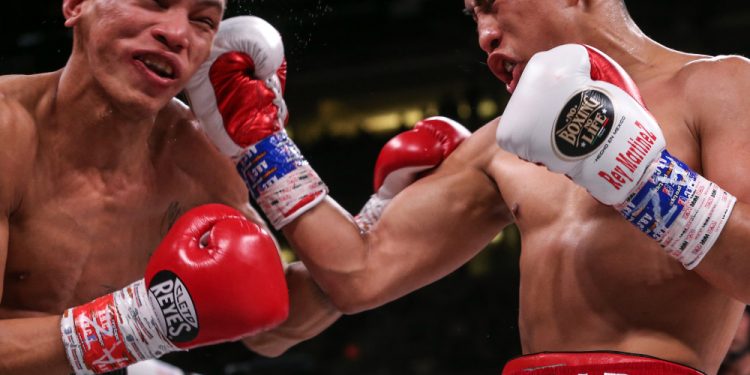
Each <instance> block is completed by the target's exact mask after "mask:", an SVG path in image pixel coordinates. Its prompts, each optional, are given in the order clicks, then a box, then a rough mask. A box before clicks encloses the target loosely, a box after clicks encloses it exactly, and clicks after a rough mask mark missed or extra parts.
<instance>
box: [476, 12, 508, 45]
mask: <svg viewBox="0 0 750 375" xmlns="http://www.w3.org/2000/svg"><path fill="white" fill-rule="evenodd" d="M477 33H478V34H479V48H481V49H482V50H483V51H484V52H486V53H488V54H489V53H492V51H494V50H496V49H497V48H498V47H500V42H501V41H502V32H501V31H500V28H499V27H498V24H497V21H496V20H495V19H494V18H492V17H491V16H490V15H479V16H478V18H477Z"/></svg>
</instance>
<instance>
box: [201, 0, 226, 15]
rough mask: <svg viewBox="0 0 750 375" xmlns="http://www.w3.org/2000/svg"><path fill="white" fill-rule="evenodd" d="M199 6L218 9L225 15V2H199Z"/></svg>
mask: <svg viewBox="0 0 750 375" xmlns="http://www.w3.org/2000/svg"><path fill="white" fill-rule="evenodd" d="M198 5H201V6H205V7H209V8H216V9H218V10H220V11H221V12H222V13H224V1H222V0H198Z"/></svg>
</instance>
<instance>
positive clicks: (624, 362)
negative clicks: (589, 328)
mask: <svg viewBox="0 0 750 375" xmlns="http://www.w3.org/2000/svg"><path fill="white" fill-rule="evenodd" d="M584 374H585V375H662V374H663V375H667V374H674V375H705V374H704V373H702V372H700V371H698V370H696V369H693V368H691V367H688V366H685V365H681V364H679V363H674V362H669V361H665V360H662V359H658V358H654V357H649V356H644V355H639V354H629V353H620V352H599V351H597V352H569V353H568V352H562V353H537V354H529V355H524V356H521V357H517V358H514V359H512V360H510V361H509V362H508V363H507V364H506V365H505V367H504V368H503V375H584Z"/></svg>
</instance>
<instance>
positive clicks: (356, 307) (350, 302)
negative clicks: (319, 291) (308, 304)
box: [327, 285, 392, 315]
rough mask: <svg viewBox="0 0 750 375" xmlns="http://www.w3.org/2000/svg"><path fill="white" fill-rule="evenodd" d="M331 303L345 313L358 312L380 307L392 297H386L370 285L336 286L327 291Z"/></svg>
mask: <svg viewBox="0 0 750 375" xmlns="http://www.w3.org/2000/svg"><path fill="white" fill-rule="evenodd" d="M327 294H328V298H329V299H330V301H331V304H333V306H334V307H335V308H336V310H338V311H339V312H341V313H342V314H345V315H353V314H358V313H361V312H364V311H367V310H372V309H374V308H377V307H380V306H382V305H384V304H386V303H388V302H389V301H390V300H391V299H392V298H390V299H389V298H386V296H385V295H384V294H383V293H378V291H376V290H373V288H372V286H369V287H357V286H354V285H348V287H343V288H342V287H337V288H335V289H332V290H331V291H330V292H327Z"/></svg>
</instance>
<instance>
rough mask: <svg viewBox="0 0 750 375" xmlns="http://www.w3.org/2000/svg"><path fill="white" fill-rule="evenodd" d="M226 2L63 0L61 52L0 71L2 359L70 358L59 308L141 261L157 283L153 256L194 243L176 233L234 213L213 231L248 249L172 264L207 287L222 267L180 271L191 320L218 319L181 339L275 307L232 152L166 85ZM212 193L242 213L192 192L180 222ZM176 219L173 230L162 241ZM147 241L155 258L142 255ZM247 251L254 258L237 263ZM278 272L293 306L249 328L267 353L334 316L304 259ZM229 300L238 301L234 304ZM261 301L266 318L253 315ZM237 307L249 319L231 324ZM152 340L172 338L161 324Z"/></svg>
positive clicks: (114, 283) (268, 247) (186, 73)
mask: <svg viewBox="0 0 750 375" xmlns="http://www.w3.org/2000/svg"><path fill="white" fill-rule="evenodd" d="M224 6H225V2H224V1H223V0H174V1H171V0H170V1H151V0H147V1H144V0H64V1H63V12H64V16H65V19H66V22H65V24H66V26H67V27H70V28H72V29H73V35H74V46H73V51H72V53H71V56H70V59H69V61H68V63H67V64H66V66H65V67H64V68H63V69H61V70H59V71H56V72H51V73H45V74H37V75H31V76H4V77H0V143H1V144H2V147H1V148H2V153H1V156H0V176H2V177H1V178H2V182H0V205H1V206H2V212H3V215H2V217H1V219H0V222H1V223H2V225H1V226H0V239H1V240H0V264H1V265H2V267H1V268H0V269H2V271H3V277H2V280H3V282H2V284H0V286H1V288H0V290H1V291H2V303H1V304H0V317H1V318H2V319H1V320H0V373H3V374H66V373H71V372H72V371H73V369H72V368H71V366H73V365H75V362H76V360H75V359H73V358H71V359H70V361H69V358H68V357H67V356H66V351H65V349H64V346H63V338H62V337H61V335H62V334H64V335H65V337H64V340H65V342H66V344H67V345H68V346H67V348H68V349H69V350H68V353H67V354H68V355H71V353H73V352H75V350H74V349H71V348H73V347H74V346H75V344H76V342H75V341H76V338H75V337H74V336H75V335H70V334H68V333H70V332H71V331H70V329H73V328H75V329H80V328H85V327H82V326H81V325H80V324H79V323H80V321H79V320H76V321H75V322H73V321H71V320H67V321H64V322H63V324H62V326H61V314H62V313H63V312H65V311H66V309H68V308H72V307H75V306H86V308H91V310H92V311H101V310H99V309H98V308H97V307H96V306H92V305H91V304H87V303H88V302H89V301H91V300H93V299H94V298H97V297H100V296H105V295H108V294H109V293H113V292H116V291H118V290H120V289H121V288H123V287H125V286H127V285H129V284H131V283H132V282H135V281H137V280H139V279H142V278H144V275H145V276H146V281H147V283H148V282H151V284H148V285H157V286H158V285H162V284H157V283H156V282H155V281H153V280H154V279H156V280H157V281H158V280H161V279H159V278H156V276H155V275H153V274H149V272H147V270H152V271H153V270H154V269H159V268H160V267H161V268H165V269H167V268H168V269H172V270H174V269H176V268H178V267H181V268H180V269H182V268H190V267H188V266H186V265H185V260H188V259H189V260H190V261H195V260H196V256H203V255H201V254H202V253H194V254H192V255H187V256H179V254H177V253H176V252H179V251H187V250H186V249H190V248H191V247H189V246H188V245H184V246H183V245H178V244H177V243H176V242H175V241H174V238H173V237H174V236H175V235H179V233H185V234H186V235H187V236H188V237H189V238H191V239H192V242H190V243H191V244H193V246H198V245H197V244H198V243H200V244H202V245H201V246H203V245H206V244H210V243H211V241H213V238H214V237H210V238H204V237H203V234H205V233H209V232H210V231H208V230H205V229H201V228H202V225H203V224H201V223H207V222H208V223H218V222H219V221H222V220H225V218H224V217H225V216H227V215H229V216H232V218H231V220H230V221H232V222H233V223H235V224H232V225H238V226H239V227H240V229H241V230H240V229H238V230H237V232H233V231H229V232H226V233H225V232H222V233H224V234H223V235H222V236H223V237H222V238H224V239H225V240H226V239H232V238H234V239H235V240H237V241H245V243H252V246H249V250H252V251H254V252H255V255H252V254H251V255H250V256H247V254H248V252H247V251H249V250H248V248H247V247H245V246H236V245H230V246H228V247H227V248H225V249H224V250H225V251H226V253H227V254H234V255H232V257H231V258H229V257H227V258H224V259H225V260H227V259H230V260H231V259H234V260H232V261H230V262H227V261H223V262H222V261H216V262H215V263H216V264H213V263H211V264H212V265H208V264H203V265H202V266H196V267H195V268H197V269H196V270H191V271H190V272H189V273H190V274H189V276H186V274H187V273H186V274H182V273H180V274H178V276H179V278H180V279H182V280H183V281H184V283H185V284H186V285H187V284H188V283H189V281H188V280H186V279H187V278H189V279H190V280H192V281H191V282H194V283H200V284H201V285H203V284H205V285H213V287H216V284H217V283H216V282H214V283H209V282H206V280H216V278H217V277H222V280H224V281H222V282H221V283H222V285H221V286H222V287H221V288H214V289H215V290H210V291H206V290H204V291H202V292H201V293H200V295H197V294H196V293H198V292H196V291H195V290H193V289H191V287H190V285H188V291H189V292H190V293H192V294H191V295H192V297H193V299H194V302H195V305H196V309H197V312H198V313H199V314H200V316H199V318H198V319H199V324H200V326H201V327H205V326H204V323H206V319H211V322H210V324H211V325H213V326H217V325H220V326H222V328H221V329H220V330H219V329H217V330H215V331H212V332H209V331H208V330H207V329H202V330H201V331H200V332H201V333H202V334H208V335H209V336H205V335H204V336H198V339H201V340H202V341H201V342H200V343H198V342H189V343H190V344H191V345H185V344H184V343H177V344H176V346H177V347H179V348H186V347H191V346H194V345H193V344H201V345H204V344H207V343H211V342H218V341H222V340H230V339H232V340H233V339H236V338H237V335H239V334H241V333H242V332H251V331H253V332H257V331H259V330H262V329H265V328H269V327H272V326H273V325H277V324H279V323H281V321H280V320H279V319H280V318H283V316H284V315H285V314H286V313H285V312H284V311H285V306H286V303H285V302H284V301H285V299H286V298H287V293H286V292H285V291H284V290H283V271H282V268H281V264H280V263H279V260H278V255H277V254H276V253H275V246H274V245H273V241H272V240H270V237H269V236H268V235H267V234H265V232H263V231H262V230H260V227H258V226H257V224H250V222H248V221H247V220H246V219H245V218H244V217H248V218H250V219H251V220H253V221H256V222H259V220H258V219H257V214H256V213H254V211H253V210H252V208H251V206H250V205H249V202H248V200H247V189H246V188H245V187H244V186H243V183H242V181H241V180H240V179H239V178H238V177H237V176H236V173H235V172H234V171H233V166H232V165H231V163H229V162H228V161H227V160H226V158H225V157H223V155H221V154H219V153H218V152H216V151H215V148H214V146H213V145H211V143H210V142H209V141H208V140H207V139H206V138H205V136H204V135H203V134H202V132H201V131H200V129H199V127H198V125H197V123H196V122H195V120H194V117H193V115H192V113H191V112H190V110H189V109H188V108H187V107H186V106H185V105H184V104H181V103H180V102H178V101H176V100H175V99H173V97H174V96H175V95H176V94H177V93H178V92H179V91H180V90H182V88H183V86H184V85H185V83H186V82H187V80H188V79H189V78H190V76H191V74H192V73H193V72H194V71H195V70H196V69H197V68H198V66H199V65H200V64H201V63H202V62H203V61H204V60H205V59H206V57H207V56H208V53H209V50H210V46H211V43H212V40H213V37H214V34H215V30H216V29H217V27H218V25H219V22H220V20H221V18H222V15H223V11H224ZM211 202H213V203H222V204H224V205H228V206H231V207H233V208H234V209H237V210H239V211H240V212H242V213H243V214H242V218H239V217H237V215H236V214H228V213H227V212H225V211H226V210H229V211H230V212H231V211H232V210H233V209H229V208H226V207H225V208H223V209H218V211H217V210H214V211H210V210H209V211H206V210H205V209H204V208H201V209H202V210H203V211H199V212H198V213H196V212H195V211H189V216H188V217H187V218H185V219H181V220H187V223H184V224H182V225H181V226H180V227H179V228H178V227H176V226H175V227H173V224H174V223H175V220H176V219H177V218H178V217H183V216H184V215H183V213H185V212H186V211H188V210H190V209H191V208H193V207H197V206H199V205H203V204H205V203H211ZM226 220H229V219H226ZM226 220H225V221H226ZM243 221H244V222H245V224H241V223H242V222H243ZM218 226H219V224H217V228H218ZM170 228H172V230H171V231H170V236H171V237H170V238H172V240H169V239H165V240H164V241H163V242H162V239H163V238H164V237H165V235H166V234H167V232H168V231H169V230H170ZM191 228H192V229H191ZM195 228H197V229H195ZM242 228H245V229H242ZM248 228H250V229H248ZM253 228H254V229H253ZM217 230H218V229H217ZM246 232H250V234H247V233H246ZM174 233H176V234H174ZM211 233H213V232H211ZM243 233H245V234H243ZM212 236H214V234H212ZM215 236H219V234H215ZM217 238H218V237H217ZM199 241H200V242H199ZM269 241H270V242H269ZM160 242H161V243H162V245H161V246H160V245H159V244H160ZM170 246H171V247H170ZM221 246H223V245H221ZM157 248H159V249H160V250H159V252H156V253H155V252H154V251H155V250H156V249H157ZM164 248H169V249H171V250H164ZM192 248H193V249H194V247H192ZM202 251H205V250H202ZM268 251H271V252H272V255H273V256H269V255H268ZM165 253H166V254H167V255H164V254H165ZM152 254H159V257H158V258H159V259H152V261H151V262H149V258H150V257H151V256H152ZM243 254H245V256H244V257H243V256H242V255H243ZM264 254H265V255H264ZM185 257H187V258H185ZM274 257H276V260H275V261H274V260H273V259H274ZM153 258H157V257H156V256H154V257H153ZM180 259H182V260H180ZM243 259H246V260H248V261H249V262H252V264H251V265H250V266H252V267H257V269H256V270H255V271H252V272H250V271H247V268H240V267H239V266H237V267H232V266H230V265H231V264H241V262H242V261H243ZM264 259H267V260H266V261H264ZM227 263H229V264H227ZM147 265H148V268H147ZM274 267H276V268H274ZM232 268H233V269H232ZM274 270H276V271H274ZM175 272H176V271H175ZM186 272H187V271H186ZM274 272H276V273H274ZM152 273H153V272H152ZM251 275H254V276H251ZM274 275H280V276H279V277H280V278H279V279H278V280H277V279H274V277H275V276H274ZM266 276H268V277H266ZM225 277H226V278H225ZM227 278H230V279H231V280H233V281H234V282H226V281H227V280H228V279H227ZM196 279H203V280H202V281H195V280H196ZM286 283H287V284H288V287H289V290H290V291H289V296H288V298H289V300H290V302H289V303H290V306H291V307H290V310H291V311H290V312H289V314H290V316H289V319H288V320H286V322H285V323H284V324H282V325H281V326H279V327H278V328H277V329H275V330H273V331H270V332H268V333H265V334H260V335H257V336H252V337H249V338H247V339H245V340H244V342H245V343H246V344H247V345H248V346H249V347H250V348H251V349H253V350H255V351H257V352H259V353H261V354H265V355H278V354H280V353H281V352H283V351H284V350H285V349H286V348H288V347H289V346H291V345H293V344H295V343H297V342H299V341H301V340H304V339H305V338H308V337H310V336H311V335H314V334H316V333H317V332H318V331H320V330H322V329H323V328H325V327H327V326H328V325H329V324H331V323H332V322H333V321H334V320H335V319H336V318H337V317H338V313H337V312H336V311H335V309H333V308H332V306H331V305H330V304H329V303H328V301H327V300H326V299H325V298H323V297H322V293H320V292H319V290H318V289H317V288H316V286H315V285H314V284H313V283H312V281H311V279H310V277H309V274H308V273H307V271H306V269H305V268H304V267H303V266H301V264H298V263H297V264H292V265H290V266H289V268H288V270H287V273H286ZM164 285H166V284H164ZM233 285H235V286H236V285H239V286H240V288H239V290H238V288H236V287H235V288H232V286H233ZM158 290H162V291H164V290H166V289H157V291H158ZM126 291H127V290H126ZM280 291H281V292H280ZM282 292H283V293H282ZM119 296H122V295H119ZM157 297H163V298H160V299H158V301H159V303H162V302H164V303H166V302H168V301H169V297H168V296H166V297H165V295H159V296H157ZM282 297H283V298H282ZM279 298H281V299H279ZM165 301H166V302H165ZM199 305H201V306H204V307H205V306H208V307H209V308H210V310H201V307H200V306H199ZM238 305H240V306H241V307H243V308H244V309H243V310H239V309H237V310H235V307H237V306H238ZM268 305H273V306H272V307H270V308H269V307H268ZM119 306H120V307H123V308H124V309H127V306H125V305H123V304H120V305H119ZM141 307H142V306H141ZM80 311H81V309H78V310H74V311H72V312H73V313H76V312H80ZM263 311H266V312H267V314H266V315H267V316H265V317H262V319H261V318H259V317H257V316H254V315H253V314H255V315H262V312H263ZM121 312H122V311H121ZM245 312H249V314H250V315H247V314H245ZM224 313H226V314H224ZM101 315H102V316H104V315H106V314H103V313H102V314H101ZM165 316H167V315H165ZM174 319H176V318H175V317H174V316H172V318H170V319H169V321H171V322H174V321H175V320H174ZM201 319H203V320H201ZM243 319H249V320H252V321H253V322H254V324H255V325H254V326H251V327H249V328H251V329H250V330H248V327H233V326H232V325H233V324H235V322H236V321H240V322H242V321H243ZM131 323H132V324H134V325H135V324H136V323H133V321H132V320H131ZM73 326H75V327H73ZM142 328H143V327H141V329H142ZM151 328H154V327H151ZM178 328H179V327H178ZM214 328H215V327H214ZM180 329H181V330H184V329H185V327H182V328H180ZM123 330H125V328H123ZM134 330H135V331H134ZM61 331H62V332H61ZM136 331H138V332H142V331H139V330H138V329H136V328H133V326H131V330H130V331H129V332H131V333H133V332H136ZM123 332H124V331H123ZM153 332H154V331H151V333H153ZM125 333H127V332H125ZM86 338H88V337H86ZM169 339H171V337H170V338H169ZM143 340H144V341H138V339H136V341H137V342H139V344H138V345H140V346H139V348H141V349H144V353H145V352H146V351H149V350H150V351H151V352H152V354H155V355H158V354H159V351H160V350H159V348H157V349H154V348H149V347H147V346H148V345H150V344H148V345H146V344H145V343H146V342H150V343H151V344H153V343H154V342H155V341H153V340H156V339H153V340H149V339H143ZM83 344H85V345H89V344H90V345H93V346H96V344H95V343H92V342H85V343H83ZM158 344H159V345H164V346H169V343H166V342H164V340H162V341H161V342H158ZM85 345H84V346H85ZM78 348H79V349H80V348H81V347H80V346H79V347H78ZM90 348H91V347H89V348H88V349H90ZM131 348H132V347H131ZM99 349H106V348H101V347H100V348H99ZM152 349H153V350H152ZM172 349H174V348H172ZM77 354H81V353H80V352H78V353H77ZM100 354H101V352H100ZM142 357H145V355H143V356H142ZM139 358H140V357H139ZM79 359H80V358H79ZM110 359H111V358H110ZM78 363H79V364H80V361H78ZM89 364H90V363H89ZM117 365H118V366H119V365H120V363H118V364H117Z"/></svg>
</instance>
